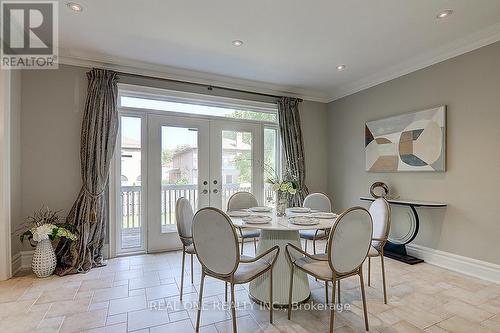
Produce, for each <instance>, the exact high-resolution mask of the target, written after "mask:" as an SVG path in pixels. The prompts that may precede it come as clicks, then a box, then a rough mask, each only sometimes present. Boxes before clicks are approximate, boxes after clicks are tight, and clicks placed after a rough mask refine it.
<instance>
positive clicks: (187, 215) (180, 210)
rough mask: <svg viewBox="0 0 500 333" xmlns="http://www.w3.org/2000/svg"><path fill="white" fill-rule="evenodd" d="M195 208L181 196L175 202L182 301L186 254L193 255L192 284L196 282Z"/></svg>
mask: <svg viewBox="0 0 500 333" xmlns="http://www.w3.org/2000/svg"><path fill="white" fill-rule="evenodd" d="M193 216H194V214H193V208H192V207H191V203H190V202H189V200H188V199H186V198H179V199H177V202H176V203H175V220H176V222H177V223H176V224H177V232H178V233H179V237H180V239H181V243H182V271H181V295H180V300H181V301H182V291H183V288H184V273H185V271H184V266H185V262H186V254H189V255H190V256H191V284H193V283H194V278H193V255H194V254H195V249H194V246H193V237H192V233H191V226H192V224H193Z"/></svg>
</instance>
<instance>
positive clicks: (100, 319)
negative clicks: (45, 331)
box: [60, 310, 106, 333]
mask: <svg viewBox="0 0 500 333" xmlns="http://www.w3.org/2000/svg"><path fill="white" fill-rule="evenodd" d="M105 324H106V310H95V311H89V312H81V313H75V314H72V315H69V316H66V318H65V319H64V321H63V323H62V326H61V330H60V333H66V332H78V331H82V330H87V329H92V328H97V327H101V326H104V325H105Z"/></svg>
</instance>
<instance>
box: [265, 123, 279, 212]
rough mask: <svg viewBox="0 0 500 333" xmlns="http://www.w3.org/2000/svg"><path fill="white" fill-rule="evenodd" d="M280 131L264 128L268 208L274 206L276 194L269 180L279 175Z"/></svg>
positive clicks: (266, 200) (266, 199) (266, 201)
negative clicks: (278, 143) (278, 141)
mask: <svg viewBox="0 0 500 333" xmlns="http://www.w3.org/2000/svg"><path fill="white" fill-rule="evenodd" d="M277 140H278V130H277V129H276V128H264V200H265V203H266V205H267V206H271V207H272V206H274V200H275V197H276V193H275V192H274V191H273V190H272V189H271V186H270V185H269V184H268V183H267V179H269V178H274V177H276V175H277V173H278V163H277V162H278V149H277V148H278V145H277Z"/></svg>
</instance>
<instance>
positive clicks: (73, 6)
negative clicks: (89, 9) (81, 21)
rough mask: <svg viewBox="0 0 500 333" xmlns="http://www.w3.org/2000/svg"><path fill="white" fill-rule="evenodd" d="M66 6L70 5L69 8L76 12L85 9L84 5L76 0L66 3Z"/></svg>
mask: <svg viewBox="0 0 500 333" xmlns="http://www.w3.org/2000/svg"><path fill="white" fill-rule="evenodd" d="M66 6H68V8H69V9H71V10H72V11H74V12H81V11H83V7H82V5H80V4H78V3H76V2H68V3H67V4H66Z"/></svg>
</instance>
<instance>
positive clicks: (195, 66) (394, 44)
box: [59, 0, 500, 101]
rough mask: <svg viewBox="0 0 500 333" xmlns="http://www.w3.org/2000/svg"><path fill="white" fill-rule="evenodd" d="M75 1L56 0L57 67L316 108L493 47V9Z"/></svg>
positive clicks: (447, 0) (311, 1) (331, 2)
mask: <svg viewBox="0 0 500 333" xmlns="http://www.w3.org/2000/svg"><path fill="white" fill-rule="evenodd" d="M76 1H77V2H78V3H80V4H81V5H82V6H83V8H84V10H83V12H81V13H75V12H72V11H70V10H69V9H68V8H66V6H65V2H64V1H60V2H61V6H60V9H59V10H60V21H59V22H60V23H59V24H60V27H59V30H60V49H61V51H60V54H61V59H62V61H63V62H66V63H78V62H81V61H82V59H84V60H92V61H95V63H111V64H115V65H121V68H129V69H132V68H134V70H135V71H141V69H142V71H143V72H144V71H146V70H147V72H148V73H153V72H154V73H164V75H165V76H167V77H171V78H180V79H187V80H192V81H197V82H203V83H210V82H212V83H213V84H219V85H225V86H232V87H243V88H246V89H252V90H256V91H261V92H263V91H266V92H282V93H290V94H293V95H296V96H301V97H305V98H308V99H313V100H320V101H330V100H333V99H336V98H339V97H341V96H345V95H347V94H350V93H353V92H356V91H359V90H361V89H364V88H367V87H369V86H373V85H375V84H378V83H380V82H384V81H386V80H389V79H392V78H394V77H397V76H400V75H404V74H406V73H409V72H411V71H414V70H417V69H419V68H423V67H425V66H428V65H430V64H433V63H436V62H438V61H442V60H445V59H447V58H450V57H452V56H456V55H458V54H461V53H464V52H467V51H470V50H472V49H475V48H477V47H481V46H483V45H487V44H489V43H492V42H495V41H498V40H500V0H252V1H244V0H211V1H203V0H175V1H174V0H142V1H138V0H105V1H103V0H76ZM445 9H452V10H453V11H454V14H453V15H452V16H450V17H449V18H446V19H443V20H437V19H436V15H437V14H438V13H439V12H440V11H442V10H445ZM235 39H241V40H243V41H244V45H243V46H241V47H234V46H233V45H232V44H231V41H233V40H235ZM337 64H346V65H347V69H346V70H344V71H342V72H338V71H337V70H336V68H335V67H336V65H337Z"/></svg>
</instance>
